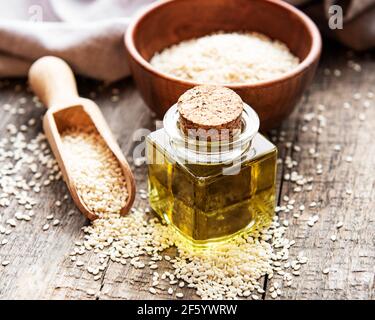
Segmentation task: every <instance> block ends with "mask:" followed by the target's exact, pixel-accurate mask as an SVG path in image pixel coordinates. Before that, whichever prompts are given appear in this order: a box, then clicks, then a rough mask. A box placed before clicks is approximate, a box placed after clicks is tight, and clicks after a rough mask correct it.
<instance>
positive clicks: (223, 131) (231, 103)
mask: <svg viewBox="0 0 375 320" xmlns="http://www.w3.org/2000/svg"><path fill="white" fill-rule="evenodd" d="M177 108H178V111H179V114H180V128H181V129H182V131H183V132H184V133H185V135H189V136H191V137H192V136H193V137H196V138H197V137H198V138H199V139H206V140H207V141H219V140H224V139H225V140H226V139H228V138H231V137H232V136H233V134H234V132H236V131H237V132H238V131H239V130H241V115H242V111H243V101H242V99H241V97H240V96H239V95H238V94H237V93H235V92H234V91H233V90H231V89H228V88H225V87H219V86H197V87H194V88H192V89H190V90H188V91H186V92H185V93H184V94H183V95H182V96H181V97H180V98H179V99H178V102H177Z"/></svg>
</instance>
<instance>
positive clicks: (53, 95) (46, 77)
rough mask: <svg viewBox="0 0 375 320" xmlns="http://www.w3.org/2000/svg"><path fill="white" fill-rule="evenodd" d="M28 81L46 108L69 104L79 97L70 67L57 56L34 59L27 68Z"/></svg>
mask: <svg viewBox="0 0 375 320" xmlns="http://www.w3.org/2000/svg"><path fill="white" fill-rule="evenodd" d="M29 82H30V86H31V88H32V89H33V91H34V92H35V94H36V95H37V96H38V97H39V99H40V100H41V101H42V102H43V103H44V104H45V105H46V106H47V108H51V107H56V106H58V107H63V106H71V105H72V104H74V103H75V102H76V101H77V100H78V98H79V96H78V92H77V84H76V81H75V78H74V74H73V71H72V69H71V68H70V67H69V65H68V64H67V63H66V62H65V61H64V60H62V59H60V58H57V57H52V56H47V57H43V58H40V59H38V60H37V61H35V62H34V63H33V65H32V66H31V68H30V70H29Z"/></svg>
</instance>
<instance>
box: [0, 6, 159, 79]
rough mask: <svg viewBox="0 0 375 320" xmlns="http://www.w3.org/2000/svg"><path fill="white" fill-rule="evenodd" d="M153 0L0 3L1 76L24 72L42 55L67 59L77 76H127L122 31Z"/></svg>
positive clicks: (107, 77)
mask: <svg viewBox="0 0 375 320" xmlns="http://www.w3.org/2000/svg"><path fill="white" fill-rule="evenodd" d="M152 1H153V0H84V1H82V0H81V1H77V0H64V1H61V0H60V1H57V0H33V1H28V0H17V1H1V2H0V77H12V76H25V75H26V74H27V72H28V69H29V67H30V65H31V63H32V62H33V61H35V60H36V59H38V58H39V57H41V56H44V55H56V56H59V57H61V58H63V59H65V60H66V61H67V62H68V63H69V64H70V65H71V66H72V68H73V70H74V71H75V72H76V73H78V74H81V75H84V76H88V77H92V78H95V79H100V80H105V81H115V80H118V79H120V78H122V77H125V76H127V75H129V68H128V65H127V61H126V56H125V47H124V41H123V37H124V32H125V30H126V28H127V26H128V24H129V21H130V19H131V17H132V16H134V14H136V12H137V11H138V10H139V9H140V8H142V7H143V6H144V5H146V4H149V3H151V2H152Z"/></svg>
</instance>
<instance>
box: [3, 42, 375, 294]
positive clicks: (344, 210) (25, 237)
mask: <svg viewBox="0 0 375 320" xmlns="http://www.w3.org/2000/svg"><path fill="white" fill-rule="evenodd" d="M350 60H354V61H355V62H357V63H359V65H360V66H361V70H359V69H360V68H359V66H358V65H355V64H353V63H351V62H349V64H348V61H350ZM113 88H118V89H119V90H120V94H119V100H118V101H116V98H113V92H114V91H113ZM0 90H1V91H0V139H3V138H7V137H9V133H8V132H7V129H6V126H7V124H9V123H13V124H15V125H16V126H17V127H20V126H21V125H23V124H26V123H27V121H28V120H29V119H30V118H32V117H33V118H35V119H37V123H36V125H35V126H34V127H31V128H29V129H28V130H27V131H26V132H25V133H24V134H25V136H26V141H28V140H30V139H32V137H34V136H36V134H37V133H38V132H40V131H41V130H42V128H41V120H40V119H41V116H42V115H43V114H44V112H45V110H43V108H36V107H35V105H34V103H33V102H32V95H31V93H29V92H28V91H27V90H26V83H25V81H24V80H9V81H6V80H5V81H4V80H3V81H2V82H1V89H0ZM79 90H80V93H81V95H83V96H90V94H91V95H92V92H93V91H95V92H96V93H97V94H96V97H95V98H94V100H95V101H96V102H97V103H98V105H99V106H101V108H102V110H103V113H104V115H105V117H106V119H107V120H108V122H109V125H110V127H111V128H112V130H113V132H114V134H115V136H116V137H117V139H118V141H119V144H120V146H121V148H122V150H123V152H124V153H125V154H126V155H127V157H128V159H129V162H131V164H132V150H133V148H134V146H135V145H136V144H137V143H138V142H135V141H133V138H132V135H133V132H134V131H135V130H136V129H138V128H148V129H152V130H153V129H154V128H155V124H154V119H152V117H151V115H150V112H149V111H148V109H147V108H146V106H145V104H144V103H143V101H142V100H141V98H140V96H139V94H138V92H137V90H136V88H135V87H134V85H133V83H132V81H131V80H130V79H127V80H124V81H121V82H119V83H116V84H113V85H111V86H105V85H102V84H99V83H97V82H93V81H89V80H84V79H80V80H79ZM371 91H375V53H374V52H372V53H366V54H360V55H354V56H353V57H352V56H351V55H350V53H348V52H347V50H345V49H343V48H341V47H335V46H330V47H328V48H326V51H325V53H324V55H323V58H322V61H321V65H320V67H319V70H318V72H317V75H316V78H315V81H314V83H313V84H312V86H311V87H310V89H309V90H308V91H307V92H306V94H305V95H304V98H303V99H302V101H301V102H300V103H299V105H298V107H297V108H296V110H295V112H294V113H293V114H292V115H291V116H290V117H289V119H288V120H286V121H285V122H284V123H283V124H282V126H281V128H279V129H278V130H277V132H276V133H274V135H275V136H278V137H279V139H278V141H277V142H276V143H277V145H278V147H279V151H280V157H281V158H283V159H285V157H286V156H288V155H289V156H292V157H293V159H294V160H296V161H297V162H298V165H297V167H296V169H295V170H296V171H298V173H299V174H303V175H305V176H310V175H311V176H313V177H314V182H313V189H312V190H311V191H310V192H295V191H294V188H295V184H292V183H291V182H290V181H289V180H288V179H284V175H285V174H286V173H288V172H290V171H291V170H290V169H288V168H287V166H286V165H285V164H282V165H280V166H279V174H278V177H279V178H278V202H279V204H282V203H283V197H284V196H285V195H289V197H291V198H293V199H295V200H296V203H297V204H300V203H304V204H305V205H306V210H305V211H304V213H303V214H302V215H301V217H300V218H298V219H295V218H292V216H291V213H288V214H285V213H283V214H280V216H281V218H286V219H288V220H289V224H290V226H289V228H288V231H287V237H288V238H289V239H294V240H295V241H296V244H295V246H294V247H292V249H291V250H290V252H291V254H297V253H298V252H301V251H303V252H304V254H305V255H306V256H307V257H308V258H309V262H308V263H307V264H306V265H304V266H303V268H302V269H301V275H300V276H299V277H296V278H295V280H294V282H293V285H292V286H291V287H290V288H285V289H284V290H283V294H282V298H284V299H374V298H375V292H374V288H375V284H374V272H375V247H374V246H375V174H374V169H375V143H374V139H375V98H374V99H371V97H372V95H371ZM369 92H370V93H369ZM358 93H359V94H361V96H359V94H358ZM24 97H25V98H26V99H27V100H26V101H25V99H23V98H24ZM366 101H368V102H366ZM345 102H347V103H349V104H350V105H348V104H345ZM4 104H10V105H11V106H13V107H14V108H15V109H16V110H19V109H20V108H21V109H24V110H25V113H22V112H21V114H19V113H18V111H15V112H16V114H12V112H10V111H9V110H8V111H5V110H4V108H3V105H4ZM319 105H324V106H325V110H323V108H322V107H321V106H319ZM366 107H367V108H366ZM7 108H9V106H8V107H5V109H7ZM306 114H307V116H306ZM312 114H314V115H315V117H314V119H312V120H311V121H310V122H308V121H307V120H309V119H308V118H309V117H310V116H311V115H312ZM319 115H320V116H319ZM324 117H325V118H324ZM319 119H320V120H319ZM325 119H326V125H325V126H324V123H325ZM304 127H305V128H304ZM280 137H281V138H280ZM288 141H291V142H292V143H293V145H296V146H297V147H294V148H293V147H292V148H288V147H287V146H286V142H288ZM336 145H340V146H341V150H340V151H337V150H336V151H335V150H334V149H335V146H336ZM298 146H299V147H300V148H301V150H300V151H299V148H298ZM311 148H313V149H315V150H316V152H317V153H319V156H318V157H317V158H314V157H312V155H311V152H312V151H313V150H310V149H311ZM336 148H337V146H336ZM348 157H352V162H350V158H349V159H348ZM319 164H321V165H322V172H321V174H319V172H318V173H316V171H317V166H318V171H320V169H319ZM3 165H4V162H0V166H3ZM133 168H134V173H135V176H136V180H137V185H138V188H139V189H140V188H146V183H145V182H146V168H145V167H144V166H142V167H137V168H135V167H134V166H133ZM293 170H294V169H293ZM27 174H30V173H28V171H27V170H26V171H25V172H20V175H23V176H25V175H27ZM2 178H3V177H2V176H0V181H1V179H2ZM1 188H2V185H1V182H0V195H1V193H2V189H1ZM351 191H352V192H351ZM66 193H67V189H66V187H65V184H64V182H62V181H61V180H60V181H58V182H55V183H53V184H51V185H49V186H48V187H45V188H43V189H42V191H41V192H40V193H39V194H38V195H37V196H36V199H37V200H38V203H37V204H36V206H35V208H34V212H35V216H34V217H33V218H32V220H31V221H29V222H26V221H22V222H20V221H17V226H16V227H15V228H13V227H12V228H11V229H12V232H11V233H10V234H9V235H5V234H1V233H0V242H2V241H3V240H4V239H7V241H8V242H7V243H6V244H2V245H1V244H0V262H2V261H6V260H8V261H9V264H8V265H7V266H2V265H1V263H0V298H1V299H18V298H26V299H137V298H144V299H153V298H156V297H159V298H167V299H168V298H170V296H169V295H168V294H167V293H164V294H162V295H158V296H155V295H151V294H150V293H149V292H148V288H149V285H150V283H151V281H152V280H151V277H150V275H149V273H150V270H148V271H146V270H145V269H143V270H142V269H133V268H131V267H130V266H128V265H126V266H123V265H121V264H117V263H111V262H110V263H109V266H108V268H107V269H106V270H105V272H104V275H103V277H102V278H101V279H100V280H98V281H94V280H93V276H92V275H90V274H88V273H87V272H86V271H84V270H82V268H81V269H80V268H77V267H74V266H73V264H72V262H71V261H70V258H69V252H71V250H72V249H73V248H74V242H75V241H77V240H78V239H81V238H82V231H81V228H82V226H84V225H87V224H88V221H86V220H85V218H84V217H83V216H82V215H81V214H80V213H79V211H78V210H77V209H76V208H75V206H74V204H73V203H72V202H71V201H70V199H68V200H66V201H63V204H62V206H60V207H57V206H56V205H55V201H56V200H58V199H62V198H63V196H64V195H65V194H66ZM313 201H314V202H316V203H317V206H316V208H309V204H310V203H311V202H313ZM140 202H141V200H140V199H139V197H138V199H137V200H136V204H135V205H136V206H137V205H144V204H141V203H140ZM143 203H144V201H143ZM20 210H21V211H22V210H24V209H23V207H22V206H20V205H19V204H18V203H17V200H16V199H13V198H10V205H9V206H7V207H3V206H1V205H0V225H5V222H6V220H7V219H9V218H13V217H14V215H15V213H16V212H19V211H20ZM50 214H53V215H54V217H55V218H58V219H59V220H60V221H61V223H60V224H59V225H58V226H56V227H50V228H49V229H48V230H47V231H42V226H43V225H44V224H45V223H46V217H47V216H48V215H50ZM313 214H317V215H318V216H319V221H318V222H317V223H316V224H315V225H314V226H313V227H310V226H308V224H307V221H308V219H309V217H311V215H313ZM287 215H289V217H288V216H287ZM339 221H343V227H342V228H341V229H339V230H337V229H336V224H337V223H338V222H339ZM332 234H337V240H336V241H332V240H331V239H330V238H331V235H332ZM5 242H6V241H5ZM85 259H90V255H86V256H85ZM325 268H330V272H329V273H328V274H324V273H323V272H322V270H324V269H325ZM264 285H265V287H267V285H268V283H267V279H264ZM88 289H92V290H94V291H95V292H97V293H98V295H97V296H96V297H95V296H90V295H88V294H87V290H88ZM183 291H184V293H185V297H186V298H193V299H194V298H197V297H196V296H195V294H194V292H193V291H192V290H190V289H184V290H183ZM263 298H264V299H269V298H271V297H270V296H269V295H268V294H266V295H264V296H263Z"/></svg>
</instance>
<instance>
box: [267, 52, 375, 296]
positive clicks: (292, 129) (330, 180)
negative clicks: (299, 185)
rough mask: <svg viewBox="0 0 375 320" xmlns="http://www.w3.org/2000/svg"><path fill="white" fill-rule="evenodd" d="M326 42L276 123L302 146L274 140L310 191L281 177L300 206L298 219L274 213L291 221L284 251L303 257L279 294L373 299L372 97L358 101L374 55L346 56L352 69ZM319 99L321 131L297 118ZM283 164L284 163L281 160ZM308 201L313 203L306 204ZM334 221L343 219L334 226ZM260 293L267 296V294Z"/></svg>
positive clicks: (372, 78) (374, 73)
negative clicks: (302, 90) (309, 180)
mask: <svg viewBox="0 0 375 320" xmlns="http://www.w3.org/2000/svg"><path fill="white" fill-rule="evenodd" d="M331 50H332V51H331V52H330V54H329V55H325V56H324V58H323V63H322V65H321V67H320V69H319V73H318V75H317V78H316V81H315V82H314V85H313V86H312V87H311V89H310V90H309V93H308V94H307V95H306V98H305V100H304V101H303V102H302V103H301V105H300V107H299V108H298V110H297V111H296V112H295V113H294V114H293V116H292V117H291V118H290V119H289V120H288V121H286V122H285V123H284V124H283V126H282V128H281V129H282V130H284V131H285V133H286V135H285V141H292V142H293V144H295V145H298V146H300V147H301V149H302V150H301V152H296V151H295V150H294V151H293V150H292V149H289V150H287V149H286V148H285V143H284V142H279V143H278V145H279V149H280V150H281V153H282V154H284V155H286V154H288V155H291V156H292V158H293V159H294V160H296V161H298V163H299V164H298V167H297V168H296V169H293V170H296V171H298V172H299V173H301V174H304V175H305V176H306V175H307V176H308V175H311V176H313V177H314V182H313V184H312V185H313V190H312V191H311V192H301V193H295V192H293V189H294V187H295V184H293V183H291V182H290V181H283V183H282V190H281V197H280V198H281V199H282V198H283V197H284V196H285V195H288V196H289V198H291V199H295V200H296V204H297V205H296V207H297V210H294V211H293V212H296V211H297V212H298V207H299V205H300V204H304V205H305V206H306V210H305V211H304V213H303V214H302V215H301V217H300V218H298V219H295V218H293V217H292V214H293V213H292V212H290V213H281V214H280V217H281V219H282V220H284V219H287V220H288V221H289V223H290V227H289V229H288V232H287V237H289V238H290V239H295V241H296V244H295V246H293V247H292V249H291V250H290V253H291V256H297V255H298V253H299V252H303V253H304V255H306V256H307V257H308V259H309V261H308V263H307V264H306V265H303V266H302V268H301V275H300V276H297V277H295V278H294V281H293V284H292V286H291V287H290V288H283V289H282V291H283V294H282V298H284V299H374V273H375V250H374V244H373V243H374V235H375V217H374V214H373V212H374V210H375V201H374V199H375V183H374V182H375V181H374V174H373V171H374V168H375V160H374V159H375V146H374V143H373V137H375V129H374V119H375V100H374V99H372V101H371V104H372V106H371V107H369V108H364V106H363V102H364V101H365V100H369V101H370V99H369V98H366V95H367V94H368V92H371V91H373V90H374V83H375V64H374V56H373V55H361V56H358V57H356V58H353V59H355V60H356V61H359V62H360V64H361V65H362V72H356V71H354V70H353V69H352V68H348V67H347V60H348V58H347V57H346V54H345V51H344V50H343V49H337V48H331ZM325 68H329V69H330V70H332V71H334V70H335V69H337V70H341V72H342V75H341V76H340V77H336V76H334V75H330V76H327V75H325V74H324V69H325ZM326 72H327V71H326ZM337 73H338V72H337V71H336V74H337ZM358 92H359V93H361V94H362V98H361V100H358V101H357V100H355V99H354V98H353V95H354V94H355V93H358ZM345 102H350V103H351V104H352V107H351V108H349V109H346V108H344V107H343V105H344V103H345ZM319 104H323V105H324V106H325V107H326V111H324V112H322V113H320V114H322V115H324V116H325V117H326V118H327V126H326V127H325V128H322V129H323V131H322V133H321V134H317V133H315V132H312V131H311V128H312V126H313V125H315V126H319V125H318V122H317V120H313V121H311V122H310V123H306V122H304V121H303V120H301V119H302V117H303V114H305V113H311V112H313V113H315V114H316V115H318V114H319V111H318V109H319V107H318V106H319ZM361 113H363V114H365V118H366V120H365V121H361V120H360V119H359V117H360V116H359V114H361ZM304 125H307V126H308V127H309V130H308V131H307V132H302V131H301V128H302V126H304ZM335 145H340V146H341V151H339V152H337V151H335V150H334V148H335ZM310 148H314V149H316V151H317V152H318V153H319V157H318V158H316V159H313V158H312V157H311V155H310V154H309V149H310ZM348 156H350V157H352V158H353V161H352V162H347V161H346V158H347V157H348ZM318 164H322V166H323V173H322V174H321V175H318V174H316V166H317V165H318ZM283 171H284V173H287V172H290V171H291V170H288V169H286V167H285V166H284V168H283ZM347 190H352V192H353V193H352V194H349V193H350V191H349V192H347ZM313 201H315V202H316V203H317V208H309V204H310V203H311V202H313ZM281 204H285V201H281ZM315 214H316V215H318V216H319V221H318V222H317V223H316V224H315V225H314V226H313V227H309V226H308V225H307V221H308V219H309V217H311V216H312V215H315ZM339 221H342V222H343V227H342V228H340V229H337V228H336V225H337V223H338V222H339ZM332 235H336V236H337V240H336V241H332V240H331V239H330V238H331V236H332ZM326 268H329V269H330V271H329V273H328V274H324V273H323V270H324V269H326ZM276 279H277V277H276ZM274 281H276V282H278V283H280V284H281V283H282V281H280V279H278V280H275V279H273V280H272V281H269V282H268V284H267V285H268V287H270V286H271V285H272V283H274ZM266 298H267V299H269V298H271V297H270V294H268V295H267V296H266Z"/></svg>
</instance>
